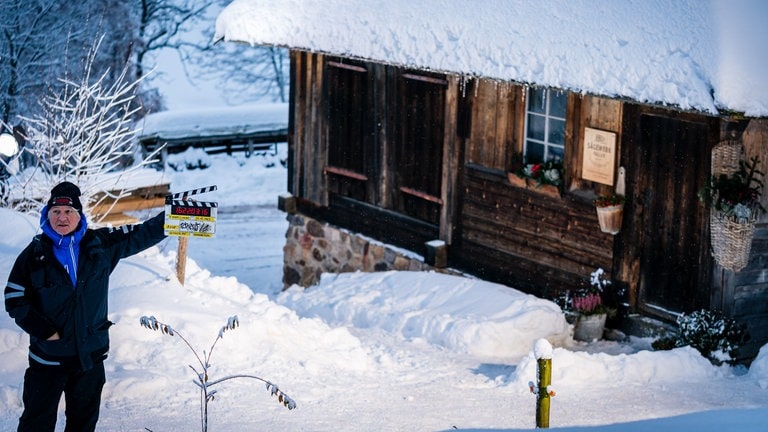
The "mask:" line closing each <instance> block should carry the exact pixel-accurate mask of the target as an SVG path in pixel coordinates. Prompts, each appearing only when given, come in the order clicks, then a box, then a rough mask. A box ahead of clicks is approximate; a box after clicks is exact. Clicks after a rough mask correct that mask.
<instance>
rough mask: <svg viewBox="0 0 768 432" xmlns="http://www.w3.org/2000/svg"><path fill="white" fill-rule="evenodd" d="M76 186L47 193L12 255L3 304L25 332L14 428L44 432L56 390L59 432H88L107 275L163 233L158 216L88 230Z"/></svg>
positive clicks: (104, 343) (96, 394) (105, 339)
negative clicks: (36, 226)
mask: <svg viewBox="0 0 768 432" xmlns="http://www.w3.org/2000/svg"><path fill="white" fill-rule="evenodd" d="M82 210H83V206H82V204H81V203H80V189H79V188H78V187H77V186H75V185H74V184H72V183H70V182H63V183H60V184H58V185H56V186H55V187H54V188H53V189H52V190H51V197H50V199H49V200H48V202H47V205H46V206H45V207H44V208H43V211H42V213H41V215H40V226H41V229H42V234H38V235H37V236H35V238H34V239H33V240H32V242H31V243H30V244H29V246H27V247H26V248H25V249H24V250H23V251H22V252H21V254H19V256H18V257H17V258H16V262H15V263H14V265H13V268H12V270H11V274H10V275H9V277H8V283H7V285H6V287H5V309H6V310H7V311H8V313H9V314H10V316H11V317H12V318H13V319H14V320H15V321H16V324H17V325H18V326H19V327H21V328H22V329H23V330H24V331H25V332H27V333H28V334H29V367H28V368H27V370H26V373H25V374H24V393H23V396H22V398H23V402H24V412H23V413H22V415H21V418H20V419H19V427H18V430H19V431H35V432H41V431H51V432H53V430H54V428H55V426H56V416H57V409H58V405H59V400H60V399H61V395H62V393H63V394H64V400H65V404H66V410H65V414H66V419H67V420H66V422H67V423H66V429H65V431H66V432H70V431H72V432H74V431H93V430H95V428H96V422H97V421H98V418H99V406H100V404H101V391H102V388H103V386H104V382H105V375H104V363H103V361H104V359H106V357H107V351H108V350H109V335H108V329H109V327H110V326H111V325H112V324H113V323H112V322H110V321H109V320H108V319H107V303H108V302H107V300H108V299H107V297H108V291H109V286H108V285H109V275H110V274H111V273H112V271H113V270H114V269H115V267H116V266H117V263H118V262H119V261H120V259H122V258H125V257H127V256H130V255H133V254H135V253H138V252H140V251H142V250H144V249H147V248H149V247H151V246H153V245H155V244H157V243H158V242H160V241H161V240H163V239H164V238H165V234H164V230H163V223H164V219H165V214H164V213H163V212H161V213H160V214H159V215H157V216H155V217H153V218H151V219H149V220H148V221H146V222H144V223H143V224H140V225H133V226H123V227H119V228H101V229H96V230H90V229H88V222H87V220H86V217H85V215H84V214H83V211H82Z"/></svg>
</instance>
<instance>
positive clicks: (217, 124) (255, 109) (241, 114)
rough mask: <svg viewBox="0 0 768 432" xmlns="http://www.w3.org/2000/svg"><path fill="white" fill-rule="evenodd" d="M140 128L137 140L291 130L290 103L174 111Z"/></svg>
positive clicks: (149, 117) (157, 115)
mask: <svg viewBox="0 0 768 432" xmlns="http://www.w3.org/2000/svg"><path fill="white" fill-rule="evenodd" d="M137 128H138V129H139V132H138V134H137V135H138V138H139V139H146V138H159V139H166V140H170V139H181V138H206V137H219V136H232V135H252V134H256V133H259V132H269V131H278V130H286V131H287V130H288V104H286V103H275V104H261V105H241V106H237V107H223V108H222V107H215V108H200V109H194V110H172V111H162V112H159V113H154V114H149V115H147V116H146V117H144V119H142V120H141V121H140V122H139V123H138V125H137Z"/></svg>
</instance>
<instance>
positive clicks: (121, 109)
mask: <svg viewBox="0 0 768 432" xmlns="http://www.w3.org/2000/svg"><path fill="white" fill-rule="evenodd" d="M97 50H98V44H97V45H96V46H95V47H94V48H93V49H92V51H91V53H90V55H89V57H88V59H87V61H86V63H85V72H84V74H83V77H82V79H81V80H80V81H77V82H75V81H71V80H68V79H66V78H60V79H59V81H60V82H61V83H62V84H63V86H62V87H61V89H60V90H59V91H57V92H55V93H53V90H52V93H51V94H48V95H45V96H43V97H42V99H41V100H40V101H39V104H40V105H41V108H42V110H41V114H37V115H35V116H33V117H24V116H20V119H21V121H22V124H23V128H24V130H25V133H24V137H23V138H24V140H25V143H24V150H23V151H24V152H26V153H27V154H28V155H29V157H28V158H27V159H28V160H30V161H29V162H28V163H27V165H28V166H26V167H23V168H24V169H23V170H22V171H20V172H19V173H17V174H16V175H15V176H14V184H13V187H14V189H15V190H16V191H17V192H15V194H16V196H14V203H15V205H14V207H16V208H21V209H25V210H31V211H33V212H39V211H40V210H41V209H42V207H43V204H44V202H45V199H47V194H48V191H49V190H50V189H51V188H52V187H53V186H55V185H56V184H58V183H60V182H61V181H64V180H67V181H70V182H72V183H75V184H76V185H78V186H79V188H80V190H81V191H82V196H83V198H82V201H83V206H84V209H83V210H84V211H85V212H86V213H88V209H89V207H92V206H94V205H96V204H98V203H99V201H102V200H104V199H107V198H111V199H114V200H115V202H116V201H117V200H118V199H120V198H123V197H125V196H127V195H128V194H129V193H130V192H131V190H130V189H128V188H121V187H120V184H125V180H126V179H127V178H129V177H130V175H132V174H134V173H135V172H136V171H137V170H138V169H140V168H143V167H145V166H147V165H149V164H150V163H152V162H153V159H154V157H155V154H151V155H149V156H147V157H145V158H144V159H143V160H139V161H133V159H134V157H135V155H136V154H137V152H136V151H135V148H136V142H135V141H136V140H135V135H136V133H137V130H136V129H135V127H134V117H135V116H136V115H137V113H138V112H139V110H140V104H139V103H137V102H136V101H135V97H136V90H137V88H138V86H139V82H140V81H129V80H128V72H129V68H128V67H125V68H124V69H123V71H122V72H121V73H120V74H119V75H118V76H117V78H116V79H115V78H113V77H112V76H111V74H112V73H113V72H112V71H109V70H107V71H106V72H104V73H103V74H102V75H101V76H91V70H92V69H93V62H94V61H95V58H96V52H97ZM114 191H117V192H114ZM95 222H97V223H98V222H100V221H95Z"/></svg>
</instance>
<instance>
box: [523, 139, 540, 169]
mask: <svg viewBox="0 0 768 432" xmlns="http://www.w3.org/2000/svg"><path fill="white" fill-rule="evenodd" d="M525 150H526V152H525V162H526V163H529V164H535V163H539V162H544V145H543V144H539V143H535V142H532V141H528V143H527V145H526V148H525Z"/></svg>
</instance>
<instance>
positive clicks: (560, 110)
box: [549, 91, 568, 118]
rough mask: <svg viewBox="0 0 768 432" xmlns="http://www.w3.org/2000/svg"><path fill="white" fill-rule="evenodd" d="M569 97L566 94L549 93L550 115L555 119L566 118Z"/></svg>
mask: <svg viewBox="0 0 768 432" xmlns="http://www.w3.org/2000/svg"><path fill="white" fill-rule="evenodd" d="M567 102H568V97H567V96H566V94H565V92H559V91H550V92H549V115H551V116H554V117H560V118H565V111H566V105H567Z"/></svg>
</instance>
